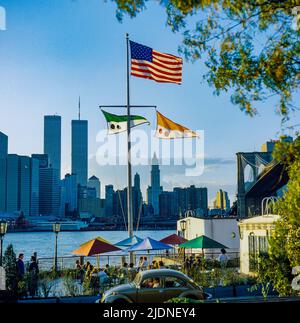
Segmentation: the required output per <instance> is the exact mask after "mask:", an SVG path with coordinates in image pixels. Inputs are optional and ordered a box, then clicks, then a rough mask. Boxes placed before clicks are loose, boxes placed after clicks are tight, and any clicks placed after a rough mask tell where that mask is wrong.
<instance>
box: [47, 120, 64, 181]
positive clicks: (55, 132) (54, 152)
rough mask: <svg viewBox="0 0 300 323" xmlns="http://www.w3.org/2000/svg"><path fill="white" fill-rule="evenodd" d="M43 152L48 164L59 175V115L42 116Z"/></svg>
mask: <svg viewBox="0 0 300 323" xmlns="http://www.w3.org/2000/svg"><path fill="white" fill-rule="evenodd" d="M44 154H47V155H48V158H49V164H50V166H51V167H52V168H55V169H57V170H58V172H59V178H60V176H61V174H60V169H61V117H60V116H57V115H54V116H44Z"/></svg>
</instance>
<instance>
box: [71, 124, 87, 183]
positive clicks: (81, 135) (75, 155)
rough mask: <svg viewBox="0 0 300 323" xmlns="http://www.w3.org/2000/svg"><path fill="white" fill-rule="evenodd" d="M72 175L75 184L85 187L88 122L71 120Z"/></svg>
mask: <svg viewBox="0 0 300 323" xmlns="http://www.w3.org/2000/svg"><path fill="white" fill-rule="evenodd" d="M72 174H76V175H77V184H80V185H82V186H86V185H87V178H88V122H87V120H72Z"/></svg>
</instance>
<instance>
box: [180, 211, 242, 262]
mask: <svg viewBox="0 0 300 323" xmlns="http://www.w3.org/2000/svg"><path fill="white" fill-rule="evenodd" d="M182 221H185V226H182V224H181V222H182ZM183 227H185V230H184V231H182V228H183ZM177 233H178V235H180V236H182V237H184V238H185V239H188V240H192V239H195V238H197V237H199V236H201V235H205V236H207V237H209V238H211V239H213V240H216V241H218V242H219V243H221V244H223V245H225V246H226V247H228V249H227V250H226V251H227V252H228V253H230V258H238V257H239V250H240V239H239V230H238V222H237V220H236V218H230V217H219V218H208V217H202V218H198V217H195V216H194V215H193V214H192V213H188V214H187V216H186V217H184V218H182V219H180V220H178V221H177ZM194 252H196V253H197V252H198V251H197V250H196V249H195V250H194ZM204 252H205V253H207V254H208V255H210V254H212V253H215V254H216V256H217V255H218V254H219V253H220V250H215V249H206V250H205V251H204Z"/></svg>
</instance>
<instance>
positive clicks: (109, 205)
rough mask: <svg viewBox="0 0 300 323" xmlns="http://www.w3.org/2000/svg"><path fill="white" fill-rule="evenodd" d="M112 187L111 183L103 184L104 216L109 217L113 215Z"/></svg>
mask: <svg viewBox="0 0 300 323" xmlns="http://www.w3.org/2000/svg"><path fill="white" fill-rule="evenodd" d="M114 193H115V191H114V187H113V185H106V186H105V205H104V208H105V216H106V217H111V216H112V215H113V204H114Z"/></svg>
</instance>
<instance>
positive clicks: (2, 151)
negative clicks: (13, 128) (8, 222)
mask: <svg viewBox="0 0 300 323" xmlns="http://www.w3.org/2000/svg"><path fill="white" fill-rule="evenodd" d="M7 154H8V137H7V136H6V135H5V134H4V133H3V132H1V131H0V212H5V210H6V158H7Z"/></svg>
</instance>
